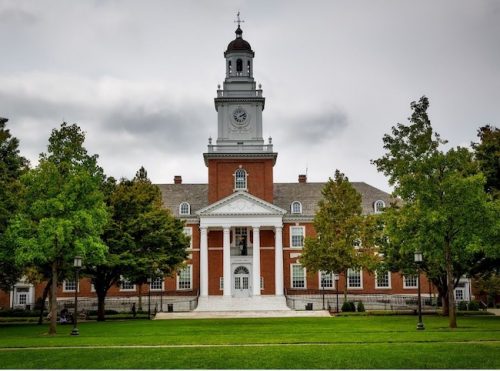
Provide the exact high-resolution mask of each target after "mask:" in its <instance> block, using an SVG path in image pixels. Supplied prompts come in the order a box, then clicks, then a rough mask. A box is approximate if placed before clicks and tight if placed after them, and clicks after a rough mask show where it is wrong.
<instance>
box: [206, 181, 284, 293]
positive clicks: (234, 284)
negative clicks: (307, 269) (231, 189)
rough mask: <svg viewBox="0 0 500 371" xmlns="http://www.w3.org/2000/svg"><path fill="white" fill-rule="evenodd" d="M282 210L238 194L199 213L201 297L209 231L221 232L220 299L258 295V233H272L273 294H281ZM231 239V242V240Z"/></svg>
mask: <svg viewBox="0 0 500 371" xmlns="http://www.w3.org/2000/svg"><path fill="white" fill-rule="evenodd" d="M285 213H286V211H285V210H283V209H281V208H279V207H277V206H275V205H272V204H270V203H268V202H266V201H264V200H261V199H259V198H257V197H255V196H253V195H251V194H249V193H247V192H244V191H238V192H235V193H233V194H232V195H230V196H228V197H226V198H224V199H222V200H220V201H218V202H216V203H214V204H212V205H209V206H207V207H206V208H204V209H201V210H199V211H198V213H197V214H198V215H199V218H200V296H201V297H207V296H208V295H209V286H208V284H209V272H210V267H209V246H208V245H209V244H208V234H209V231H211V230H222V236H223V238H222V261H223V269H222V271H223V276H222V277H223V278H222V279H223V284H222V286H223V296H224V297H233V296H260V295H261V259H262V258H261V231H263V230H266V231H273V232H274V246H272V247H266V248H267V249H274V287H275V290H274V294H275V295H278V296H282V295H283V243H282V241H283V238H282V228H283V215H284V214H285ZM231 236H232V239H231Z"/></svg>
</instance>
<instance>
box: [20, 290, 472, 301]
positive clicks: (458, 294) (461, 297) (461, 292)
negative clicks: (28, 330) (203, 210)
mask: <svg viewBox="0 0 500 371" xmlns="http://www.w3.org/2000/svg"><path fill="white" fill-rule="evenodd" d="M464 296H465V295H464V289H462V288H459V289H455V300H456V301H457V302H459V301H464ZM19 304H22V303H19Z"/></svg>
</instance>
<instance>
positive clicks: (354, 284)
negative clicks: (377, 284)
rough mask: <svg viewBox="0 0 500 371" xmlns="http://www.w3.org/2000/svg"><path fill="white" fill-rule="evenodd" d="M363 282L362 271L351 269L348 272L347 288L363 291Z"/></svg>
mask: <svg viewBox="0 0 500 371" xmlns="http://www.w3.org/2000/svg"><path fill="white" fill-rule="evenodd" d="M362 282H363V281H362V280H361V270H359V269H351V268H349V269H348V270H347V288H349V289H361V288H363V285H362Z"/></svg>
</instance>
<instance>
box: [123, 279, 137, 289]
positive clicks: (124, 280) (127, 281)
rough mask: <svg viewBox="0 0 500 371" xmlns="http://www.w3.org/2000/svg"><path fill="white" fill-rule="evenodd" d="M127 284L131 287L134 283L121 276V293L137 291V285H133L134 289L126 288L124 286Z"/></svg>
mask: <svg viewBox="0 0 500 371" xmlns="http://www.w3.org/2000/svg"><path fill="white" fill-rule="evenodd" d="M124 284H126V285H130V284H132V282H130V280H128V279H126V278H125V277H123V276H120V291H125V292H131V291H135V290H136V289H137V287H136V285H135V283H134V284H132V288H131V289H130V288H128V289H127V288H124V287H123V285H124Z"/></svg>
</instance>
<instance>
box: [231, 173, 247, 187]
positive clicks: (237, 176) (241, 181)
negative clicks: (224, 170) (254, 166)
mask: <svg viewBox="0 0 500 371" xmlns="http://www.w3.org/2000/svg"><path fill="white" fill-rule="evenodd" d="M234 189H235V190H246V189H247V172H246V171H245V170H243V169H238V170H236V172H235V173H234Z"/></svg>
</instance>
